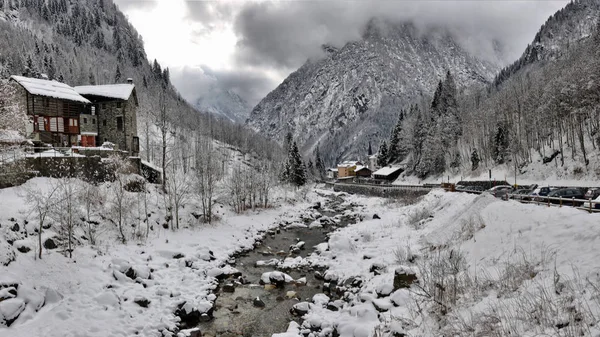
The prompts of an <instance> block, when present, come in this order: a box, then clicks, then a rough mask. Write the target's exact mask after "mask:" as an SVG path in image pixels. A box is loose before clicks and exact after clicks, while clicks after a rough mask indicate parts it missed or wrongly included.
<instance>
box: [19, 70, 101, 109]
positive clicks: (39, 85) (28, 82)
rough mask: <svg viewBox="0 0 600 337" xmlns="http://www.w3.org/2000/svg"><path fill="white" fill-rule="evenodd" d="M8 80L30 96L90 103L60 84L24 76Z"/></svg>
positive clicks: (71, 89) (68, 87)
mask: <svg viewBox="0 0 600 337" xmlns="http://www.w3.org/2000/svg"><path fill="white" fill-rule="evenodd" d="M10 78H11V79H12V80H14V81H16V82H17V83H19V84H20V85H21V86H22V87H23V88H24V89H25V90H27V92H29V93H30V94H32V95H38V96H44V97H52V98H58V99H64V100H68V101H73V102H81V103H90V101H88V100H87V98H85V97H83V96H81V95H80V94H78V93H77V91H75V90H74V89H73V88H72V87H71V86H69V85H67V84H64V83H61V82H57V81H49V80H42V79H38V78H30V77H24V76H11V77H10Z"/></svg>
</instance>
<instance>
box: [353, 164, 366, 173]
mask: <svg viewBox="0 0 600 337" xmlns="http://www.w3.org/2000/svg"><path fill="white" fill-rule="evenodd" d="M365 169H367V170H369V168H368V167H366V166H362V165H358V166H356V169H354V172H358V171H360V170H365Z"/></svg>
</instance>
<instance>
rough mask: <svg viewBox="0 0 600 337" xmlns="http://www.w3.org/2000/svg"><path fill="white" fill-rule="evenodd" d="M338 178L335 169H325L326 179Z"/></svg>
mask: <svg viewBox="0 0 600 337" xmlns="http://www.w3.org/2000/svg"><path fill="white" fill-rule="evenodd" d="M337 177H338V169H337V168H328V169H327V178H328V179H337Z"/></svg>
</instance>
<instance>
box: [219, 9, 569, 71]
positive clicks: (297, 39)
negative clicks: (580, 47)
mask: <svg viewBox="0 0 600 337" xmlns="http://www.w3.org/2000/svg"><path fill="white" fill-rule="evenodd" d="M566 3H567V1H566V0H561V1H380V2H370V1H369V2H368V1H364V2H363V1H356V2H347V1H344V2H342V1H283V2H245V3H241V4H240V3H239V2H238V3H236V4H238V5H239V6H241V7H239V8H238V9H237V12H236V13H237V14H235V15H234V19H233V20H234V29H235V33H236V35H237V36H238V38H239V43H238V46H237V49H236V60H237V62H238V63H239V64H243V65H252V66H263V67H275V68H281V69H293V68H297V67H298V66H299V65H301V64H302V63H304V62H305V61H306V59H307V58H310V57H315V56H318V55H320V53H321V46H322V45H323V44H333V45H335V46H338V47H340V46H343V45H344V44H345V43H346V42H349V41H352V40H356V39H359V38H360V36H361V34H362V32H363V30H364V28H365V26H366V24H367V23H368V21H369V20H370V19H371V18H373V17H379V18H384V19H387V20H390V21H398V22H406V21H411V22H413V23H414V24H415V25H417V26H419V27H423V28H425V27H431V26H436V27H440V26H441V27H446V28H449V30H450V31H452V32H454V33H455V35H456V36H457V37H458V40H459V42H461V43H462V44H463V45H464V46H465V47H466V48H468V49H470V50H471V51H474V52H476V53H478V54H480V55H479V56H483V57H486V58H488V59H491V60H493V59H494V58H495V55H493V51H494V50H495V49H496V48H497V46H498V45H501V46H502V47H503V49H504V50H505V59H504V60H503V61H505V62H507V61H512V60H514V59H516V58H517V57H518V56H519V55H520V53H521V52H522V51H523V50H524V48H525V46H526V45H527V43H528V42H530V41H531V40H533V37H534V35H535V33H536V31H537V30H538V29H539V27H540V25H541V24H542V23H543V22H544V21H545V20H546V18H547V17H548V16H549V15H551V14H552V13H554V12H555V11H556V10H558V9H560V8H561V7H563V6H564V5H565V4H566ZM216 10H217V11H218V9H216ZM234 12H235V11H234ZM229 13H231V11H230V12H229Z"/></svg>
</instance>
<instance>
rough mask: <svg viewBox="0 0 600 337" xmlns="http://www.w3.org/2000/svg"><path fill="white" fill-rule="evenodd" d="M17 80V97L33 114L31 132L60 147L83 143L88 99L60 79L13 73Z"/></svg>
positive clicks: (40, 139)
mask: <svg viewBox="0 0 600 337" xmlns="http://www.w3.org/2000/svg"><path fill="white" fill-rule="evenodd" d="M10 79H11V81H14V83H17V84H18V85H17V88H18V90H17V98H16V99H17V100H19V103H20V105H21V106H22V107H23V110H24V112H25V113H26V114H27V116H28V117H29V121H28V124H27V130H26V131H27V136H28V138H30V139H32V140H33V141H38V142H42V143H46V144H51V145H53V146H56V147H70V146H75V145H78V144H79V141H80V128H79V125H80V120H79V117H80V115H81V114H82V113H85V111H86V108H87V105H88V104H89V103H90V101H89V100H88V99H86V98H85V97H83V96H81V95H79V94H78V93H77V92H76V91H75V90H74V89H73V88H72V87H70V86H68V85H66V84H64V83H60V82H57V81H49V80H44V79H36V78H28V77H23V76H11V78H10Z"/></svg>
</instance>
